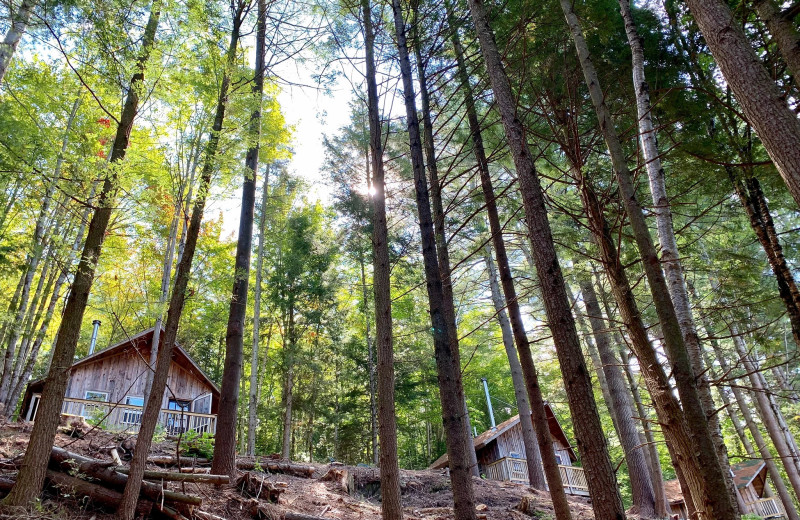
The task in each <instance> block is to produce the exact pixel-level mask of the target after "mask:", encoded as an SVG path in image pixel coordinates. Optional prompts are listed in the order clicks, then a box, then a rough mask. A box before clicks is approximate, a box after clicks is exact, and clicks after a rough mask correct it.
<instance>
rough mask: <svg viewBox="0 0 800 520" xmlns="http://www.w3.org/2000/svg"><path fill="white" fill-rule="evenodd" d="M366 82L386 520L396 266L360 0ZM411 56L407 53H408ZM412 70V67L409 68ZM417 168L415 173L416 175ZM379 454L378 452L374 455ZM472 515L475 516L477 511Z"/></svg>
mask: <svg viewBox="0 0 800 520" xmlns="http://www.w3.org/2000/svg"><path fill="white" fill-rule="evenodd" d="M361 15H362V17H363V24H364V50H365V60H364V61H365V66H366V75H365V77H366V82H367V113H368V118H369V143H370V153H371V155H370V157H371V165H372V179H371V180H369V179H368V184H369V183H370V182H371V186H372V191H373V196H372V207H371V210H372V211H371V213H372V266H373V267H372V270H373V272H372V288H373V293H374V297H375V348H376V350H377V353H378V367H377V369H378V378H377V379H378V388H377V390H378V430H379V435H380V443H381V446H380V448H381V449H380V470H381V498H382V500H381V513H382V514H383V518H385V519H386V520H400V519H401V518H403V508H402V504H401V502H400V466H399V463H398V461H397V415H396V412H395V404H394V345H393V338H392V296H391V279H390V275H391V265H390V263H389V229H388V225H387V221H386V182H385V172H384V165H383V132H382V130H381V114H380V111H379V108H378V106H379V100H378V84H377V80H376V72H375V30H374V28H373V23H372V7H371V5H370V0H361ZM406 54H408V53H407V52H406ZM407 68H408V67H407ZM416 173H417V171H416V169H415V177H416ZM373 456H374V454H373ZM472 518H474V513H473V516H472Z"/></svg>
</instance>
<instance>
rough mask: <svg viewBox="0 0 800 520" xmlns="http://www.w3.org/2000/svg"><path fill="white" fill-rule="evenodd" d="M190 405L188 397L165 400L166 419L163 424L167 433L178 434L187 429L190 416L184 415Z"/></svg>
mask: <svg viewBox="0 0 800 520" xmlns="http://www.w3.org/2000/svg"><path fill="white" fill-rule="evenodd" d="M191 407H192V402H191V401H189V400H188V399H170V400H169V401H167V410H172V412H170V413H167V421H166V424H165V425H164V426H165V427H166V429H167V434H168V435H178V434H180V433H183V432H185V431H187V430H188V428H189V422H190V417H188V416H184V415H183V414H184V413H188V412H189V410H190V409H191Z"/></svg>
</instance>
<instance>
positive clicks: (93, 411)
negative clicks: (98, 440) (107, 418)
mask: <svg viewBox="0 0 800 520" xmlns="http://www.w3.org/2000/svg"><path fill="white" fill-rule="evenodd" d="M84 399H86V400H87V401H97V402H99V403H107V402H108V392H97V391H95V390H87V391H86V393H85V394H84ZM81 408H82V409H81V413H80V415H82V416H83V417H86V418H87V419H93V418H96V417H97V416H100V415H104V414H105V412H106V407H105V406H93V405H91V404H84V405H83V406H82V407H81Z"/></svg>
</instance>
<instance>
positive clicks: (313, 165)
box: [219, 63, 352, 236]
mask: <svg viewBox="0 0 800 520" xmlns="http://www.w3.org/2000/svg"><path fill="white" fill-rule="evenodd" d="M278 72H279V75H280V77H281V78H283V80H284V81H285V82H286V83H289V84H284V85H282V87H281V88H282V91H281V93H280V95H279V97H278V100H279V101H280V105H281V110H282V111H283V115H284V117H285V118H286V123H287V124H288V125H291V126H294V133H293V137H292V148H293V150H294V154H293V156H292V159H291V161H290V162H289V172H290V173H293V174H296V175H298V176H300V177H302V178H303V179H305V180H306V181H307V182H308V185H309V191H308V193H307V196H308V198H309V200H311V201H321V202H323V203H327V202H330V201H331V197H330V188H329V187H328V185H327V177H326V174H325V172H324V171H323V169H322V165H323V161H324V159H325V149H324V146H323V144H322V139H323V136H324V135H331V136H332V135H334V134H335V133H337V132H338V130H339V129H340V128H341V127H343V126H346V125H347V124H348V123H349V122H350V106H349V103H350V100H351V97H352V95H351V92H350V90H349V89H348V88H347V87H346V85H347V83H344V84H341V83H340V84H337V85H334V87H333V88H331V89H329V90H328V92H327V93H326V92H325V91H323V90H322V89H317V88H314V87H309V86H300V85H313V84H314V81H313V79H312V78H311V71H310V70H309V69H307V68H305V66H304V65H301V64H294V63H288V64H286V65H284V66H283V67H281V70H280V71H278ZM259 182H260V181H259ZM231 195H232V197H231V198H230V199H228V200H225V201H221V203H220V204H219V209H220V211H222V215H223V227H222V234H223V236H230V235H231V234H233V235H234V236H235V235H236V231H237V229H238V226H239V211H240V208H241V203H240V201H239V200H238V197H239V196H241V190H237V191H235V192H233V193H232V194H231Z"/></svg>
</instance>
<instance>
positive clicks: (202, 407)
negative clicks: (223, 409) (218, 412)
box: [192, 394, 211, 414]
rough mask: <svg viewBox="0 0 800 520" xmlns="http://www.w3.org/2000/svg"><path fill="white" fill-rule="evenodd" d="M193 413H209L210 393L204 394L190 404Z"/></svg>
mask: <svg viewBox="0 0 800 520" xmlns="http://www.w3.org/2000/svg"><path fill="white" fill-rule="evenodd" d="M192 411H193V412H194V413H206V414H209V413H211V394H204V395H201V396H200V397H198V398H196V399H195V400H194V403H193V404H192Z"/></svg>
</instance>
